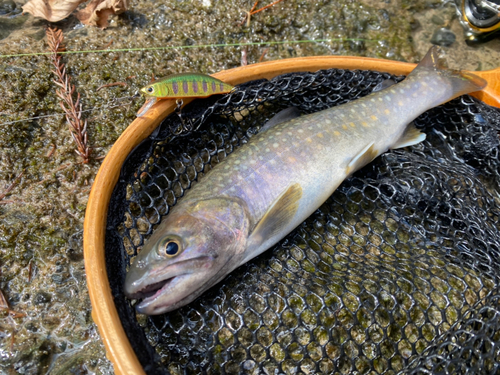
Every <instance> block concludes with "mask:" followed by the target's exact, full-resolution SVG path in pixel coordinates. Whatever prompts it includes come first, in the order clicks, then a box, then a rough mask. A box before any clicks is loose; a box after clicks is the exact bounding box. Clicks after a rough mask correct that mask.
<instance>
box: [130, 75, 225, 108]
mask: <svg viewBox="0 0 500 375" xmlns="http://www.w3.org/2000/svg"><path fill="white" fill-rule="evenodd" d="M233 89H234V87H233V86H231V85H230V84H227V83H225V82H222V81H221V80H218V79H217V78H214V77H211V76H209V75H206V74H201V73H180V74H172V75H170V76H168V77H166V78H163V79H160V80H158V81H156V82H153V83H151V84H149V85H147V86H145V87H143V88H142V89H140V92H141V93H142V94H143V95H144V96H145V97H146V98H148V99H147V100H146V103H145V104H144V106H143V107H142V108H141V109H140V110H139V113H138V114H137V116H139V117H141V116H142V115H143V114H144V113H145V112H146V111H147V110H148V109H149V108H151V106H152V105H153V104H154V103H156V100H157V99H182V98H206V97H209V96H211V95H215V94H226V93H228V92H231V91H232V90H233ZM181 105H182V104H181Z"/></svg>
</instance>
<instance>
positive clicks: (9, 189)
mask: <svg viewBox="0 0 500 375" xmlns="http://www.w3.org/2000/svg"><path fill="white" fill-rule="evenodd" d="M25 170H26V169H23V171H22V172H21V173H19V175H18V176H17V177H16V178H14V181H12V184H10V185H9V187H8V188H7V189H6V190H5V191H4V192H3V193H1V194H0V201H1V200H2V199H4V198H5V196H6V195H7V194H9V193H10V192H11V190H12V189H14V187H15V186H16V184H17V182H18V181H19V179H20V178H21V177H22V176H23V174H24V171H25Z"/></svg>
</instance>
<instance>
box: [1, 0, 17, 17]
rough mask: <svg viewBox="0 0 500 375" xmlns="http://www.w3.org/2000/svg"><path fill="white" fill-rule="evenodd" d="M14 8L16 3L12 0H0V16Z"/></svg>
mask: <svg viewBox="0 0 500 375" xmlns="http://www.w3.org/2000/svg"><path fill="white" fill-rule="evenodd" d="M15 9H16V3H15V2H14V1H12V0H0V16H1V15H4V14H8V13H11V12H13V11H14V10H15Z"/></svg>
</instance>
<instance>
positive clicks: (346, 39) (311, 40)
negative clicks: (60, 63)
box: [0, 38, 379, 58]
mask: <svg viewBox="0 0 500 375" xmlns="http://www.w3.org/2000/svg"><path fill="white" fill-rule="evenodd" d="M327 42H379V40H377V39H363V38H334V39H305V40H282V41H271V42H244V43H220V44H194V45H189V46H163V47H144V48H118V49H96V50H81V51H62V52H58V54H60V55H70V54H78V53H83V54H85V53H109V52H142V51H162V50H174V49H190V48H218V47H245V46H273V45H281V44H287V43H295V44H305V43H317V44H321V43H327ZM43 55H52V52H35V53H18V54H12V55H0V57H4V58H6V57H25V56H43Z"/></svg>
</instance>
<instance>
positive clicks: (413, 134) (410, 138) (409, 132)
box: [391, 123, 425, 149]
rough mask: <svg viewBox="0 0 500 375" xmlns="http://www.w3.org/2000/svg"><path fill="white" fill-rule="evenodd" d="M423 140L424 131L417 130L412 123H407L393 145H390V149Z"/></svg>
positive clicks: (411, 144)
mask: <svg viewBox="0 0 500 375" xmlns="http://www.w3.org/2000/svg"><path fill="white" fill-rule="evenodd" d="M424 140H425V133H422V132H421V131H420V130H418V129H417V128H416V127H415V125H413V123H411V124H410V125H408V127H407V128H406V130H405V132H404V133H403V135H402V136H401V138H399V139H398V141H397V142H396V144H395V145H393V146H392V147H391V149H396V148H403V147H407V146H413V145H416V144H418V143H420V142H423V141H424Z"/></svg>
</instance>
